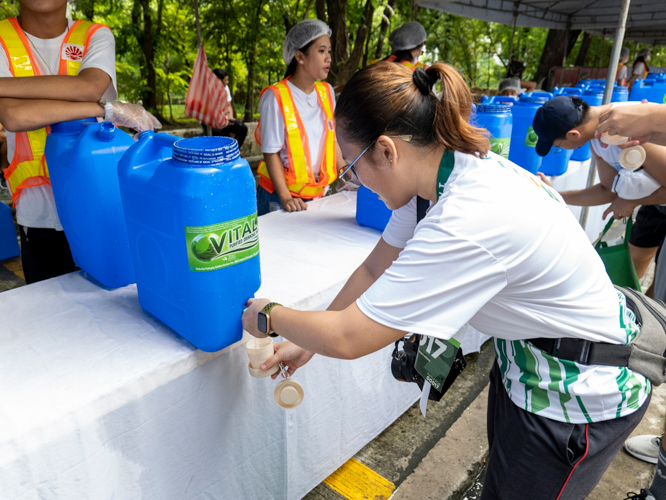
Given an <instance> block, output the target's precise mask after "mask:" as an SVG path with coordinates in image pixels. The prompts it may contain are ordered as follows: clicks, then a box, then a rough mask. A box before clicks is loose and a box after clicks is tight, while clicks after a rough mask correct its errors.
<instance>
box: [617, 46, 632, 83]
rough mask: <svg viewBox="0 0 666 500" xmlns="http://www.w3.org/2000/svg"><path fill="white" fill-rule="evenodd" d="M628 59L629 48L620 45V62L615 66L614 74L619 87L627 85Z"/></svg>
mask: <svg viewBox="0 0 666 500" xmlns="http://www.w3.org/2000/svg"><path fill="white" fill-rule="evenodd" d="M628 60H629V49H628V48H627V47H622V50H621V51H620V62H619V64H618V66H617V73H616V75H615V81H616V82H617V84H618V85H619V86H621V87H626V86H627V72H628V68H627V61H628Z"/></svg>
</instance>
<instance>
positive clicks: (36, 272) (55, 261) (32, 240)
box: [19, 226, 76, 285]
mask: <svg viewBox="0 0 666 500" xmlns="http://www.w3.org/2000/svg"><path fill="white" fill-rule="evenodd" d="M19 229H20V233H21V262H22V264H23V274H24V275H25V282H26V283H27V284H28V285H29V284H30V283H37V282H38V281H43V280H47V279H49V278H55V277H56V276H60V275H62V274H67V273H71V272H72V271H75V270H76V265H75V264H74V260H73V259H72V253H71V252H70V250H69V243H68V242H67V238H66V237H65V233H64V231H56V230H55V229H45V228H41V227H24V226H19ZM26 233H27V235H26Z"/></svg>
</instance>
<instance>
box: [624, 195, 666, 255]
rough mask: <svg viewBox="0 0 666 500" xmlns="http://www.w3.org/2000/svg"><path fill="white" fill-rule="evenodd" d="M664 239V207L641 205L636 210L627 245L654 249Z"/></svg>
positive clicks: (665, 211) (665, 227) (665, 221)
mask: <svg viewBox="0 0 666 500" xmlns="http://www.w3.org/2000/svg"><path fill="white" fill-rule="evenodd" d="M665 237H666V207H663V206H659V205H643V206H642V207H641V208H639V209H638V214H637V215H636V222H635V223H634V227H633V229H632V230H631V236H630V237H629V243H631V244H632V245H634V246H635V247H639V248H654V247H658V246H660V245H661V242H662V241H664V238H665Z"/></svg>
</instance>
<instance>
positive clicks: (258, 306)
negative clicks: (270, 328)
mask: <svg viewBox="0 0 666 500" xmlns="http://www.w3.org/2000/svg"><path fill="white" fill-rule="evenodd" d="M270 302H271V301H270V300H268V299H249V300H248V301H247V302H246V303H245V305H246V306H247V309H245V312H244V313H243V330H245V331H246V332H247V333H249V334H250V335H253V336H254V337H257V338H260V339H263V338H264V337H266V335H265V334H264V333H263V332H260V331H259V328H258V326H257V319H258V318H259V313H260V312H261V310H262V309H263V308H264V307H266V304H270Z"/></svg>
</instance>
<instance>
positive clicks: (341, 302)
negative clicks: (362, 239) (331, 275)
mask: <svg viewBox="0 0 666 500" xmlns="http://www.w3.org/2000/svg"><path fill="white" fill-rule="evenodd" d="M401 251H402V248H396V247H394V246H391V245H389V244H388V243H386V241H384V238H379V241H378V242H377V245H375V248H374V249H373V250H372V252H370V255H368V257H367V258H366V259H365V261H364V262H363V264H361V265H360V266H359V267H358V268H357V269H356V271H354V273H353V274H352V275H351V277H350V278H349V280H347V283H345V286H343V287H342V290H340V292H339V293H338V295H337V296H336V297H335V299H333V302H331V305H330V306H328V309H327V310H329V311H342V310H344V309H346V308H347V307H349V306H350V305H351V304H353V303H354V302H355V301H356V299H358V298H359V297H360V296H361V295H363V293H364V292H365V291H366V290H367V289H368V288H370V286H371V285H372V284H373V283H374V282H375V281H377V279H378V278H379V277H380V276H381V275H382V274H384V271H386V270H387V269H388V268H389V267H390V266H391V264H393V261H395V259H397V258H398V255H400V252H401Z"/></svg>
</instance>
